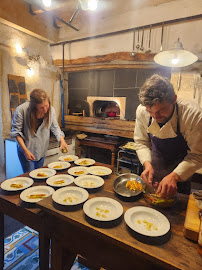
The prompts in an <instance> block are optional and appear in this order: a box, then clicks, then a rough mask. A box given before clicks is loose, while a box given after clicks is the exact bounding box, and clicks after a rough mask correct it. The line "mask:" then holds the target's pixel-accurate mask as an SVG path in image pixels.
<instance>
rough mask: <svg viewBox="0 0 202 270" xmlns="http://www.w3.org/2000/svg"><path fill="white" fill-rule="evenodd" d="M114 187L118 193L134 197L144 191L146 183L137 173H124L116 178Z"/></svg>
mask: <svg viewBox="0 0 202 270" xmlns="http://www.w3.org/2000/svg"><path fill="white" fill-rule="evenodd" d="M113 188H114V191H115V192H116V193H117V194H118V195H121V196H123V197H134V196H137V195H139V194H140V193H142V192H143V190H144V189H145V183H144V181H143V180H142V178H141V177H140V176H139V175H137V174H133V173H124V174H121V175H120V176H118V177H117V178H116V179H115V181H114V184H113Z"/></svg>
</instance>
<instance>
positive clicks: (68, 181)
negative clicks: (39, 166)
mask: <svg viewBox="0 0 202 270" xmlns="http://www.w3.org/2000/svg"><path fill="white" fill-rule="evenodd" d="M59 180H63V181H64V183H61V184H57V183H55V181H59ZM73 182H74V177H73V176H71V175H69V174H59V175H54V176H52V177H50V178H48V179H47V180H46V184H48V185H49V186H52V187H65V186H68V185H70V184H71V183H73Z"/></svg>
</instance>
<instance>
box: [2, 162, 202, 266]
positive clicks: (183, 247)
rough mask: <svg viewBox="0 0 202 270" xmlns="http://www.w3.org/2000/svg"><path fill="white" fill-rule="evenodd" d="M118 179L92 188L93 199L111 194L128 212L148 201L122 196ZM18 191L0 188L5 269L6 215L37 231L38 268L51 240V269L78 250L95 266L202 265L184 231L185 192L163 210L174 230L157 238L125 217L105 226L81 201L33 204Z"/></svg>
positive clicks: (68, 263) (66, 263)
mask: <svg viewBox="0 0 202 270" xmlns="http://www.w3.org/2000/svg"><path fill="white" fill-rule="evenodd" d="M96 165H101V164H99V163H96ZM64 173H67V171H64ZM27 175H28V174H24V175H23V176H27ZM115 178H116V176H115V175H111V176H108V177H106V178H105V183H104V186H103V187H101V188H100V189H99V190H97V191H96V192H93V193H90V196H89V198H93V197H100V196H104V197H110V198H113V199H115V200H117V201H119V202H120V203H121V204H122V206H123V209H124V213H125V211H126V210H127V209H129V208H131V207H133V206H148V205H147V204H146V203H145V201H144V199H143V198H142V196H141V195H140V196H138V197H136V199H135V200H132V201H131V200H123V199H121V198H120V197H118V196H117V195H116V194H115V193H114V192H113V181H114V179H115ZM39 184H40V185H41V184H45V181H42V180H40V181H38V182H35V183H34V185H39ZM72 185H74V184H72ZM19 194H20V193H17V194H13V193H12V194H10V193H9V194H8V193H5V192H4V191H2V190H0V247H1V250H0V254H1V265H0V266H1V268H0V269H3V261H2V260H3V255H2V254H3V253H2V252H3V216H4V214H6V215H9V216H11V217H13V218H15V219H16V220H18V221H20V222H22V223H23V224H25V225H27V226H30V227H31V228H33V229H35V230H37V231H38V232H39V239H40V242H39V249H40V269H48V263H49V261H48V253H49V239H51V269H53V270H60V269H70V266H71V265H72V263H73V260H74V258H75V255H76V254H80V255H82V256H83V257H85V258H86V259H87V261H88V262H90V264H91V265H93V266H94V268H95V269H99V268H98V267H100V266H102V267H104V268H106V269H110V270H113V269H116V270H119V269H120V270H122V269H124V270H125V269H126V270H130V269H131V270H133V269H141V270H142V269H143V270H144V269H155V270H163V269H186V270H190V269H192V270H198V269H202V259H201V257H200V255H199V254H198V252H197V245H196V243H194V242H192V241H190V240H188V239H186V238H185V237H184V236H183V228H184V220H185V213H186V207H187V201H188V196H187V195H182V194H179V198H178V202H177V204H176V205H175V206H174V207H172V208H170V209H165V210H161V209H160V210H159V211H160V212H162V213H163V214H164V215H165V216H166V217H167V218H168V220H169V221H170V223H171V232H170V233H168V234H166V236H163V237H160V238H158V239H156V240H155V241H153V240H151V239H150V238H141V237H140V236H138V235H136V234H134V232H133V231H131V230H130V229H129V228H128V227H127V225H126V223H125V221H124V218H123V216H122V217H121V218H119V219H118V220H116V221H112V222H109V223H103V225H101V224H100V223H99V222H96V221H93V220H91V219H89V218H88V217H86V216H85V214H84V212H83V209H82V205H80V206H78V207H76V208H74V207H73V208H68V207H67V208H66V207H61V206H59V205H57V204H55V203H54V202H53V200H52V197H51V196H50V197H47V198H45V199H43V200H41V201H40V202H38V203H37V204H35V205H33V206H32V207H31V205H27V204H24V203H23V202H22V201H21V200H20V197H19ZM40 209H41V210H40Z"/></svg>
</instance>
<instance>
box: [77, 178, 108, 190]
mask: <svg viewBox="0 0 202 270" xmlns="http://www.w3.org/2000/svg"><path fill="white" fill-rule="evenodd" d="M74 183H75V184H76V185H77V186H79V187H82V188H87V189H92V188H98V187H101V186H103V185H104V180H103V179H102V178H101V177H99V176H96V175H82V176H79V177H77V178H76V179H74Z"/></svg>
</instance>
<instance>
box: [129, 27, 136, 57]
mask: <svg viewBox="0 0 202 270" xmlns="http://www.w3.org/2000/svg"><path fill="white" fill-rule="evenodd" d="M135 54H136V52H135V28H134V31H133V50H132V52H131V53H130V56H131V57H134V56H135Z"/></svg>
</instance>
